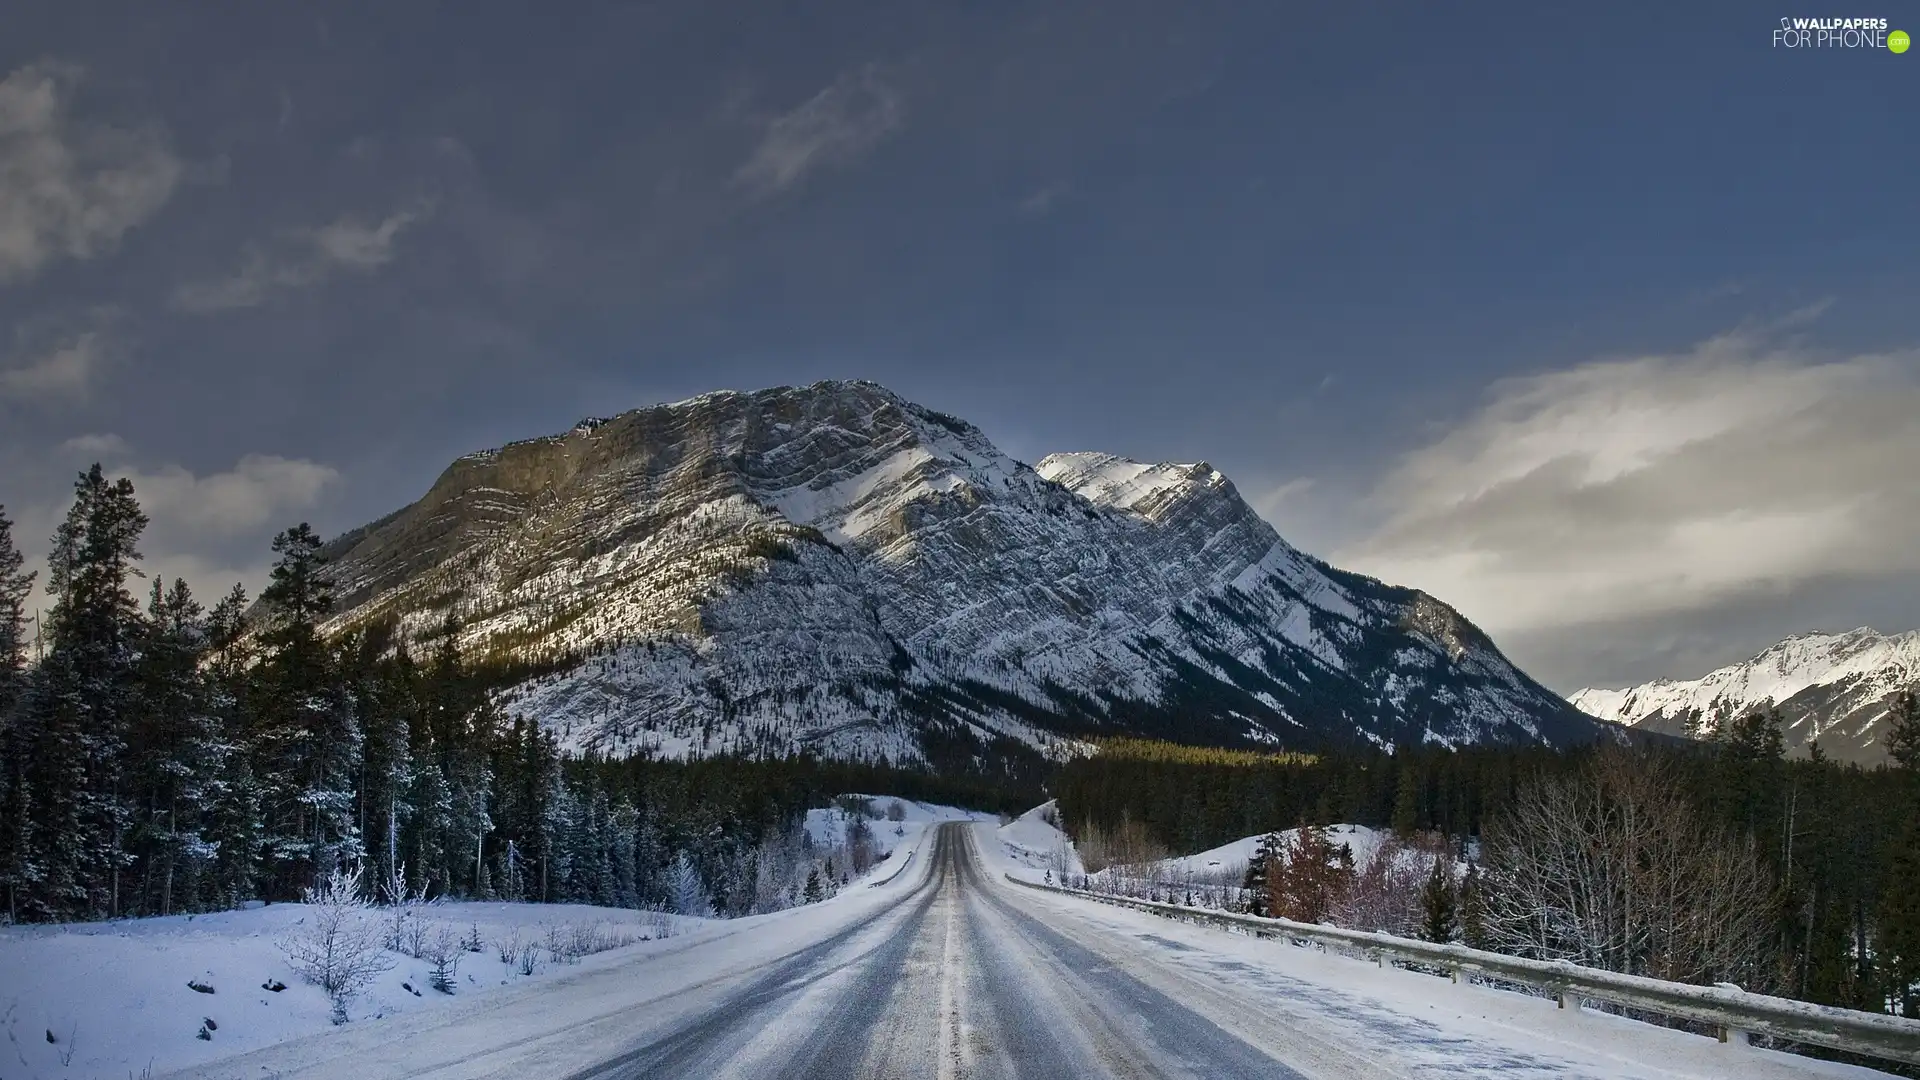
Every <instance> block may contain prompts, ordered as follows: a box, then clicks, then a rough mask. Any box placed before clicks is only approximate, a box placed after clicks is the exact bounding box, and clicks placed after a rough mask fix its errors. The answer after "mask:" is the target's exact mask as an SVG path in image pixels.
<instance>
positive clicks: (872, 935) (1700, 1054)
mask: <svg viewBox="0 0 1920 1080" xmlns="http://www.w3.org/2000/svg"><path fill="white" fill-rule="evenodd" d="M993 836H994V834H993V832H992V826H990V825H971V824H964V823H954V824H946V825H941V826H938V827H937V828H936V829H935V830H934V831H933V832H932V833H930V834H929V835H928V837H927V838H926V839H925V840H924V841H922V843H921V844H920V846H919V848H918V850H917V851H916V852H915V853H914V854H913V856H912V857H911V858H910V859H909V860H907V861H906V863H905V864H904V865H903V866H902V868H901V869H900V871H899V872H898V874H897V876H896V877H894V878H893V879H891V880H890V881H888V882H886V883H883V884H880V885H877V886H876V887H872V888H868V887H858V888H855V889H853V890H850V891H849V892H846V893H843V894H842V895H841V896H839V897H837V898H836V899H835V900H833V901H831V902H829V903H825V904H815V905H808V906H806V907H803V908H798V909H794V910H792V911H788V912H782V913H779V914H776V915H770V916H762V917H759V918H757V919H749V920H741V921H740V922H738V923H716V924H712V925H710V926H708V927H706V928H704V929H703V930H701V931H699V932H696V933H695V934H692V935H689V936H688V937H687V938H686V939H684V940H683V939H679V938H676V939H673V940H672V941H670V942H662V943H659V944H660V946H662V947H660V948H655V949H652V950H649V951H647V952H646V953H645V954H644V955H640V956H636V957H633V958H632V959H630V960H626V961H624V962H621V963H615V964H609V965H605V966H602V967H600V968H599V969H597V970H582V971H581V972H579V973H576V974H570V975H563V976H562V977H560V978H558V979H555V980H551V981H548V982H544V983H541V984H539V985H532V984H530V985H528V986H526V987H523V988H517V989H515V990H513V991H510V992H509V991H503V992H502V993H500V994H492V995H476V996H474V997H471V998H460V999H457V1000H456V1001H455V1002H452V1003H449V1004H448V1005H447V1006H446V1007H443V1008H440V1009H435V1010H428V1011H422V1012H419V1013H409V1014H406V1015H401V1016H394V1017H389V1018H387V1019H385V1020H380V1021H375V1022H367V1023H361V1022H356V1023H353V1024H350V1025H347V1026H345V1027H342V1028H337V1029H334V1030H332V1031H330V1032H326V1033H323V1034H320V1035H314V1036H309V1037H306V1038H302V1039H297V1040H293V1041H290V1042H286V1043H282V1044H278V1045H276V1046H273V1047H269V1048H265V1049H262V1050H260V1051H256V1052H253V1053H249V1054H243V1055H239V1056H236V1057H233V1058H229V1059H226V1060H224V1061H221V1062H218V1063H216V1064H214V1065H211V1066H206V1067H202V1068H199V1069H195V1070H190V1071H189V1072H187V1073H183V1074H180V1076H181V1077H182V1080H184V1078H185V1077H187V1076H191V1077H192V1078H193V1080H266V1078H271V1080H643V1078H654V1077H660V1078H673V1080H681V1078H687V1080H706V1078H729V1080H732V1078H739V1080H760V1078H763V1077H764V1078H794V1080H800V1078H805V1080H839V1078H843V1077H858V1078H876V1080H877V1078H889V1080H891V1078H899V1080H909V1078H913V1080H918V1078H930V1080H947V1078H956V1080H957V1078H963V1077H965V1078H972V1077H980V1078H994V1080H998V1078H1013V1077H1019V1078H1036V1080H1054V1078H1061V1080H1068V1078H1071V1080H1082V1078H1095V1077H1124V1078H1129V1080H1131V1078H1146V1077H1207V1078H1209V1080H1213V1078H1218V1080H1240V1078H1252V1077H1261V1078H1263V1080H1266V1078H1277V1080H1286V1078H1293V1077H1307V1078H1311V1080H1362V1078H1364V1080H1382V1078H1413V1077H1417V1078H1422V1080H1426V1078H1435V1080H1437V1078H1441V1077H1445V1078H1448V1080H1453V1078H1458V1077H1468V1078H1497V1080H1565V1078H1581V1080H1669V1078H1676V1077H1679V1078H1687V1080H1699V1078H1703V1077H1716V1078H1717V1077H1724V1076H1732V1075H1738V1076H1740V1077H1741V1078H1742V1080H1811V1078H1813V1077H1820V1078H1822V1080H1832V1078H1835V1077H1837V1076H1840V1075H1842V1074H1843V1073H1842V1072H1836V1071H1834V1070H1835V1067H1832V1066H1827V1065H1825V1064H1824V1063H1813V1062H1808V1061H1807V1060H1806V1059H1801V1058H1791V1057H1788V1056H1786V1055H1781V1054H1773V1053H1768V1052H1763V1051H1757V1050H1755V1051H1747V1050H1737V1051H1736V1050H1731V1049H1729V1048H1728V1047H1723V1046H1721V1045H1720V1044H1718V1043H1716V1042H1714V1041H1713V1040H1711V1039H1705V1038H1700V1037H1698V1036H1693V1035H1688V1034H1685V1033H1681V1032H1672V1031H1664V1030H1660V1029H1657V1028H1652V1027H1648V1026H1645V1025H1638V1024H1630V1023H1627V1022H1625V1021H1622V1020H1619V1019H1618V1018H1614V1017H1605V1016H1597V1015H1592V1014H1582V1015H1574V1014H1570V1013H1564V1012H1560V1011H1558V1010H1556V1009H1554V1007H1553V1005H1552V1003H1551V1002H1549V1001H1546V1000H1544V999H1539V998H1528V997H1524V996H1522V995H1518V994H1511V993H1505V992H1501V991H1497V990H1491V989H1486V988H1480V987H1468V986H1455V985H1453V984H1451V983H1447V982H1445V981H1444V980H1439V979H1431V978H1428V977H1426V976H1422V975H1417V974H1412V973H1408V972H1402V971H1383V970H1379V969H1377V968H1375V967H1373V966H1371V965H1368V964H1364V963H1361V962H1359V961H1355V960H1351V959H1347V958H1344V957H1337V956H1323V955H1320V954H1317V953H1315V952H1313V951H1311V950H1306V949H1297V948H1293V947H1290V946H1288V945H1285V944H1284V943H1281V942H1275V941H1255V940H1252V939H1249V938H1244V937H1237V936H1233V935H1228V934H1222V933H1220V932H1218V931H1214V930H1208V929H1203V928H1198V927H1188V926H1182V925H1180V924H1177V923H1170V922H1167V921H1165V920H1161V919H1156V918H1154V917H1152V916H1150V915H1143V914H1140V913H1137V912H1129V911H1122V910H1119V909H1116V908H1112V907H1108V906H1106V905H1101V904H1094V903H1088V902H1086V901H1083V900H1078V899H1075V898H1071V897H1061V896H1055V895H1051V894H1045V893H1038V892H1034V891H1031V890H1027V889H1020V888H1017V887H1015V886H1012V885H1009V884H1008V883H1007V882H1005V881H1004V880H1002V879H1001V878H1000V876H999V873H998V871H997V870H995V869H994V866H995V865H996V859H994V858H986V857H984V856H986V855H987V854H989V853H983V852H982V851H980V850H978V849H977V848H976V841H977V840H978V839H981V838H984V839H985V840H986V842H988V843H992V842H993V839H992V838H993ZM991 854H992V855H993V856H996V857H997V856H998V854H999V853H998V852H997V851H995V852H992V853H991ZM1851 1075H1856V1076H1862V1077H1866V1076H1873V1075H1879V1074H1870V1073H1866V1072H1864V1071H1861V1072H1854V1073H1851Z"/></svg>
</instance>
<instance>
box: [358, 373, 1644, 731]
mask: <svg viewBox="0 0 1920 1080" xmlns="http://www.w3.org/2000/svg"><path fill="white" fill-rule="evenodd" d="M328 553H329V556H330V558H331V559H332V560H333V562H332V567H331V571H330V572H331V573H332V575H333V577H334V579H335V585H336V595H337V596H338V597H339V601H340V608H339V613H338V614H337V615H336V616H335V617H334V618H333V620H332V621H331V622H330V624H329V627H328V628H329V629H330V630H333V631H339V630H345V629H351V628H354V627H359V626H369V625H373V624H376V623H386V624H387V625H389V626H390V627H391V629H392V630H393V631H394V632H396V633H398V634H399V635H400V636H401V637H402V638H406V639H413V640H423V639H425V638H427V637H430V636H432V634H433V633H434V632H435V631H436V629H437V628H438V626H439V625H440V624H441V623H442V622H443V621H444V620H445V619H446V617H447V616H453V617H454V618H456V619H457V620H458V624H459V626H460V628H461V629H460V634H461V638H462V642H463V644H464V645H466V646H467V647H469V648H471V649H476V650H479V651H481V652H482V653H485V654H488V655H492V656H495V657H499V658H504V659H508V660H511V661H512V662H514V663H517V664H520V665H522V666H531V667H536V668H541V669H545V670H546V671H547V673H546V674H543V675H540V676H538V677H534V678H530V679H528V680H526V681H524V682H522V683H520V684H518V685H515V686H512V687H509V688H507V689H506V690H504V691H503V692H502V693H501V697H500V700H501V703H502V705H503V707H505V708H508V709H509V710H512V711H519V712H523V713H525V714H527V715H533V716H538V717H539V718H540V719H541V720H542V722H544V723H547V724H549V725H550V726H553V727H555V728H556V729H558V730H559V731H560V732H561V734H562V735H563V737H565V738H566V739H567V740H568V741H569V742H570V743H571V744H572V745H575V746H576V747H577V748H581V749H592V750H597V751H601V752H607V753H630V752H655V753H668V754H697V753H713V752H722V751H725V750H742V751H748V752H769V753H771V752H791V751H793V750H797V749H814V750H818V751H820V752H823V753H832V754H838V755H849V756H880V755H885V756H888V757H892V758H899V759H908V760H913V759H920V760H926V759H929V758H930V757H932V756H937V755H934V754H930V752H929V747H930V746H942V747H949V748H951V747H953V746H959V747H964V746H966V745H968V744H972V745H975V746H979V745H986V744H990V743H994V742H996V741H1009V740H1010V741H1011V743H1013V744H1018V745H1022V746H1025V747H1029V748H1032V749H1034V750H1036V751H1038V752H1040V753H1045V754H1060V753H1067V752H1072V750H1073V748H1074V746H1075V744H1076V743H1077V742H1078V741H1079V740H1082V739H1084V738H1087V737H1090V736H1095V735H1099V734H1107V733H1111V734H1121V733H1127V734H1154V735H1160V736H1163V737H1175V738H1181V739H1183V740H1184V741H1201V742H1218V743H1225V744H1246V743H1252V744H1273V743H1289V744H1302V743H1311V742H1316V741H1324V740H1326V739H1337V738H1365V739H1370V740H1372V741H1375V742H1380V743H1392V742H1399V741H1405V740H1409V739H1412V740H1421V739H1425V740H1430V741H1439V742H1448V743H1465V742H1473V741H1479V740H1481V739H1495V740H1504V741H1543V742H1552V743H1558V744H1564V743H1568V742H1574V741H1580V740H1582V739H1588V738H1592V737H1594V735H1596V734H1598V733H1599V732H1601V731H1603V730H1605V729H1606V726H1605V725H1601V724H1597V723H1596V722H1594V721H1592V720H1590V719H1589V718H1587V717H1586V716H1585V715H1584V714H1581V713H1579V712H1578V711H1577V710H1574V709H1573V708H1572V707H1571V706H1570V705H1567V704H1566V703H1565V702H1564V701H1562V700H1561V699H1559V698H1558V697H1556V696H1554V695H1552V694H1551V693H1550V692H1548V691H1546V690H1545V689H1544V688H1543V687H1541V686H1540V685H1539V684H1538V683H1536V682H1534V681H1533V680H1531V679H1530V678H1528V677H1527V676H1526V675H1525V674H1524V673H1521V672H1520V671H1518V670H1517V669H1515V668H1514V667H1513V666H1512V665H1511V663H1509V662H1508V661H1507V660H1506V659H1505V657H1504V656H1503V655H1501V654H1500V653H1499V651H1498V649H1497V647H1495V646H1494V645H1493V643H1492V641H1491V639H1489V638H1487V636H1486V635H1485V634H1484V633H1482V632H1481V631H1479V629H1478V628H1477V627H1474V626H1473V625H1472V624H1471V623H1470V622H1468V621H1467V620H1466V619H1465V618H1464V617H1463V616H1461V615H1459V613H1458V612H1455V611H1453V609H1451V608H1449V607H1447V606H1446V605H1445V604H1444V603H1442V602H1440V601H1438V600H1436V599H1434V598H1432V597H1429V596H1427V595H1426V594H1424V593H1419V592H1417V591H1416V590H1407V589H1399V588H1396V587H1394V586H1389V585H1385V584H1383V583H1381V582H1378V581H1375V580H1374V579H1371V578H1366V577H1363V576H1361V575H1357V574H1352V573H1350V572H1347V571H1342V570H1338V569H1336V568H1334V567H1331V566H1328V565H1327V564H1325V563H1323V562H1321V561H1320V560H1317V559H1314V558H1313V557H1311V556H1308V555H1305V554H1304V553H1301V552H1299V551H1297V550H1296V549H1294V548H1293V547H1292V546H1291V545H1289V544H1287V543H1286V542H1285V540H1283V539H1282V538H1281V537H1280V536H1279V534H1278V533H1276V532H1275V531H1274V530H1273V528H1272V526H1271V525H1269V524H1268V523H1266V522H1265V521H1264V520H1263V519H1261V518H1260V517H1259V515H1258V514H1257V513H1255V512H1254V511H1253V510H1252V508H1251V507H1250V506H1248V504H1247V503H1246V502H1245V500H1244V499H1242V498H1241V497H1240V495H1239V493H1238V491H1237V489H1235V488H1234V486H1233V484H1232V482H1231V481H1230V480H1229V479H1228V478H1227V477H1226V476H1225V475H1224V474H1222V473H1220V472H1219V471H1218V470H1217V469H1214V468H1213V467H1212V466H1211V465H1210V464H1208V463H1206V462H1197V463H1192V464H1178V463H1159V464H1154V463H1145V462H1136V461H1132V460H1130V459H1127V458H1124V457H1120V456H1118V455H1112V454H1102V453H1097V452H1081V453H1072V454H1054V455H1049V456H1048V457H1047V458H1044V459H1042V461H1041V462H1040V464H1039V465H1037V466H1029V465H1026V464H1025V463H1022V462H1018V461H1015V460H1014V459H1012V458H1010V457H1008V456H1007V455H1005V454H1004V453H1002V452H1001V451H1000V450H999V449H998V448H997V447H995V446H994V445H993V444H992V442H991V440H989V439H988V438H987V437H986V435H985V434H984V433H983V432H981V431H980V429H979V428H977V427H975V426H974V425H972V424H970V423H968V422H966V421H964V420H962V419H960V418H958V417H953V416H950V415H948V414H945V413H940V412H937V411H935V410H932V409H927V408H925V407H924V406H920V405H917V404H914V403H912V402H909V401H907V400H905V399H903V398H900V397H899V396H897V395H895V394H893V393H892V392H891V391H889V390H887V389H886V388H885V387H882V386H879V385H878V384H875V383H870V382H864V381H850V382H841V381H829V382H821V383H815V384H812V385H810V386H806V387H775V388H771V389H767V390H759V391H733V390H727V391H716V392H713V393H709V394H702V395H699V396H697V397H694V398H689V399H686V400H685V401H681V402H674V403H669V404H664V405H654V406H647V407H644V408H640V409H634V410H629V411H628V412H624V413H621V414H618V415H617V416H613V417H595V418H588V419H586V420H583V421H581V422H580V423H578V424H575V425H574V426H573V427H572V428H570V429H568V430H567V431H565V432H561V433H557V434H554V435H548V436H541V437H538V438H534V439H526V440H519V441H516V442H513V443H509V444H507V445H505V446H502V447H499V448H497V449H493V450H485V451H479V452H475V453H472V454H467V455H463V456H462V457H460V458H458V459H456V460H455V461H454V462H453V463H452V464H451V465H449V466H448V468H447V469H446V470H445V471H444V472H443V473H442V474H441V476H440V477H439V478H438V479H437V480H436V481H435V483H434V484H433V485H432V486H431V487H430V488H429V490H428V491H427V493H426V494H425V495H423V496H422V497H421V499H419V500H418V501H416V502H415V503H413V504H412V505H410V506H407V507H403V508H402V509H401V510H398V511H396V512H395V513H393V514H390V515H387V516H386V517H383V518H381V519H379V520H377V521H375V522H371V523H369V524H368V525H366V526H363V527H361V528H359V529H356V530H353V531H351V532H349V533H346V534H343V535H342V536H341V537H339V538H337V539H336V540H335V541H333V542H332V543H331V544H330V545H329V548H328ZM1176 717H1177V718H1178V719H1177V721H1176V719H1175V718H1176Z"/></svg>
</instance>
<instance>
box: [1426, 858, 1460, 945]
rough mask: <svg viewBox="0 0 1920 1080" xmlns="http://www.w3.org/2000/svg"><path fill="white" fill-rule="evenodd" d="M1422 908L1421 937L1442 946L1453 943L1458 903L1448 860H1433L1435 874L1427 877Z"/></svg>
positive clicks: (1456, 924)
mask: <svg viewBox="0 0 1920 1080" xmlns="http://www.w3.org/2000/svg"><path fill="white" fill-rule="evenodd" d="M1420 908H1421V912H1422V915H1423V920H1422V925H1421V930H1420V936H1421V937H1424V938H1426V939H1427V940H1428V941H1435V942H1439V943H1441V944H1445V943H1447V942H1449V941H1452V940H1453V935H1454V931H1455V930H1456V929H1458V919H1457V917H1456V916H1457V903H1456V898H1455V896H1454V891H1453V873H1452V871H1451V869H1449V867H1448V864H1447V860H1446V859H1443V858H1437V859H1435V860H1433V872H1432V873H1430V874H1428V875H1427V883H1426V885H1425V886H1424V887H1422V888H1421V890H1420Z"/></svg>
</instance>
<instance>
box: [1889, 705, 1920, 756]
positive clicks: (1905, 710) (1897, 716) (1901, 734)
mask: <svg viewBox="0 0 1920 1080" xmlns="http://www.w3.org/2000/svg"><path fill="white" fill-rule="evenodd" d="M1887 755H1888V756H1889V757H1891V758H1892V759H1893V763H1894V764H1895V765H1898V766H1899V767H1900V768H1902V769H1904V770H1906V771H1907V773H1908V774H1910V775H1912V776H1915V777H1920V697H1916V696H1915V695H1914V692H1913V691H1911V690H1903V691H1901V692H1900V693H1899V694H1897V695H1895V696H1894V699H1893V703H1892V705H1891V706H1890V707H1889V708H1888V709H1887Z"/></svg>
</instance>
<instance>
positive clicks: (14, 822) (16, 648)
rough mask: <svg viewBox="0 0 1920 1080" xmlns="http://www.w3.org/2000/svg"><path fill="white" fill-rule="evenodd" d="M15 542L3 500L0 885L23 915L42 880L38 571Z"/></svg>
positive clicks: (11, 908) (10, 906)
mask: <svg viewBox="0 0 1920 1080" xmlns="http://www.w3.org/2000/svg"><path fill="white" fill-rule="evenodd" d="M25 565H26V558H25V556H23V555H21V554H20V549H19V548H18V547H16V546H15V545H14V542H13V523H12V522H11V521H9V520H8V519H7V515H6V507H4V506H0V886H4V887H5V888H6V891H7V921H8V922H9V923H11V922H15V921H17V920H18V919H19V892H20V890H22V889H24V888H28V887H30V886H31V885H32V884H33V882H34V881H36V880H38V875H37V874H36V872H35V871H34V870H33V868H32V866H31V863H30V861H29V858H30V857H29V853H28V851H29V846H30V844H31V843H32V836H31V833H30V832H29V829H30V828H31V819H32V813H33V808H32V805H31V803H30V802H29V801H28V799H27V773H26V770H27V761H28V754H29V752H30V750H31V746H32V741H31V740H30V739H29V738H27V729H26V726H25V718H24V716H23V712H22V708H21V706H22V698H23V695H24V693H25V689H26V681H27V679H26V665H27V597H28V596H29V595H30V594H31V593H32V592H33V579H34V575H33V574H32V573H29V572H27V571H26V570H25V569H24V567H25Z"/></svg>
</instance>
